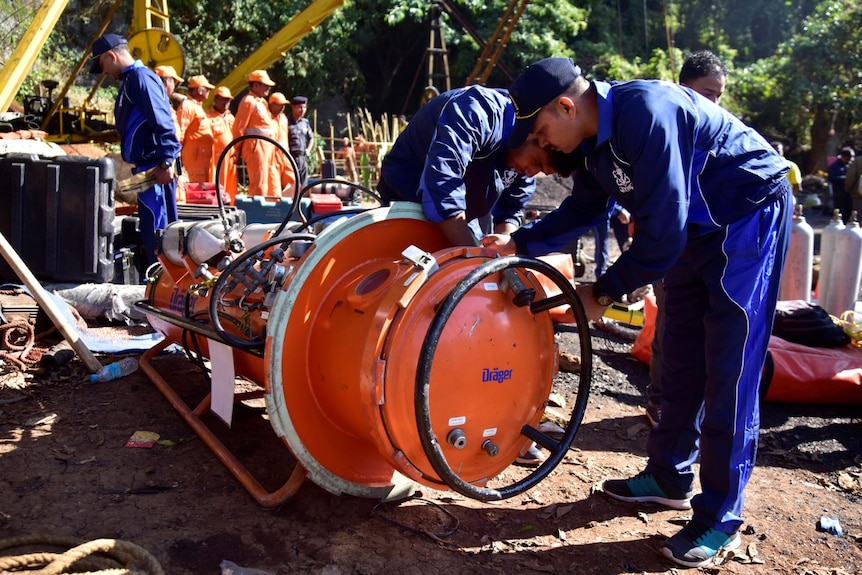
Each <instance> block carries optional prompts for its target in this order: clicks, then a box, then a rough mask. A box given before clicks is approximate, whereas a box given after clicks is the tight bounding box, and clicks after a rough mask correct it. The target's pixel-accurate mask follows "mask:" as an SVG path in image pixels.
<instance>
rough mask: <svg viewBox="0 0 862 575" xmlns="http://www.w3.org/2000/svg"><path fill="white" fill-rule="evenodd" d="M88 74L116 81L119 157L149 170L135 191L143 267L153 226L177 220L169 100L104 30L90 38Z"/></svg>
mask: <svg viewBox="0 0 862 575" xmlns="http://www.w3.org/2000/svg"><path fill="white" fill-rule="evenodd" d="M92 61H93V64H92V67H91V69H90V72H91V73H93V74H98V73H104V74H107V75H108V76H110V77H111V78H114V79H115V80H119V81H120V90H119V92H118V93H117V99H116V101H115V102H114V118H115V121H116V124H117V131H118V132H119V134H120V151H121V153H122V156H123V160H125V161H126V162H128V163H130V164H133V165H134V169H133V173H136V174H137V173H140V172H147V171H149V170H153V176H154V178H155V180H156V183H155V184H154V185H153V186H152V187H151V188H149V189H148V190H146V191H145V192H143V193H140V194H138V217H139V218H140V226H141V244H142V254H141V256H142V259H143V262H144V264H145V267H146V266H148V265H149V264H151V263H152V262H154V261H156V230H157V229H164V228H165V227H166V226H167V225H168V224H169V223H170V222H173V221H175V220H176V219H177V199H176V183H175V176H176V174H175V173H174V164H175V161H176V158H177V156H178V155H179V153H180V143H179V140H177V134H176V128H175V127H174V121H173V116H172V115H171V105H170V102H169V100H168V95H167V93H166V92H165V88H164V85H163V84H162V81H161V79H160V78H159V77H158V76H157V75H156V73H155V72H153V71H152V70H150V69H149V68H147V67H146V66H144V64H143V63H142V62H141V61H140V60H135V58H134V57H132V55H131V53H130V52H129V45H128V43H127V42H126V39H125V38H123V37H122V36H120V35H118V34H105V35H104V36H101V37H99V38H98V39H97V40H96V41H95V42H94V43H93V54H92Z"/></svg>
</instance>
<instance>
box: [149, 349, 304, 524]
mask: <svg viewBox="0 0 862 575" xmlns="http://www.w3.org/2000/svg"><path fill="white" fill-rule="evenodd" d="M171 343H173V342H171V341H170V340H168V339H167V338H166V339H164V340H163V341H162V342H160V343H159V344H158V345H156V346H154V347H152V348H151V349H149V350H147V351H146V352H144V354H143V355H141V358H140V362H139V365H140V367H141V370H142V371H143V372H144V373H145V374H146V375H147V377H149V378H150V380H151V381H152V382H153V384H155V386H156V388H158V390H159V391H160V392H162V395H164V396H165V398H166V399H167V400H168V402H170V404H171V405H172V406H173V408H174V409H175V410H176V411H177V413H179V414H180V416H181V417H182V418H183V420H184V421H185V422H186V423H187V424H188V425H189V427H191V428H192V430H193V431H194V432H195V433H196V434H197V435H198V437H200V438H201V439H202V440H203V442H204V444H205V445H206V446H207V447H208V448H209V449H210V451H212V452H213V454H215V456H216V457H217V458H218V460H219V461H221V462H222V463H223V464H224V466H225V467H227V469H228V471H230V472H231V474H233V476H234V477H235V478H236V479H237V480H238V481H239V482H240V484H241V485H242V486H243V487H244V488H245V490H246V491H248V493H249V495H251V496H252V498H253V499H254V500H255V501H257V503H258V504H259V505H261V506H263V507H278V506H279V505H281V504H283V503H284V502H285V501H287V500H288V499H290V498H291V497H293V496H294V495H295V494H296V492H297V491H298V490H299V488H300V486H302V484H303V482H304V481H305V477H306V470H305V468H304V467H302V466H301V465H299V463H297V464H296V467H294V469H293V471H292V472H291V474H290V477H289V478H288V479H287V481H286V482H285V483H284V484H283V485H282V486H281V487H279V488H278V489H276V490H275V491H267V490H266V489H265V488H264V487H263V486H262V485H261V484H260V482H259V481H258V480H257V479H256V478H255V477H254V476H253V475H252V473H251V472H250V471H249V470H248V469H247V468H246V467H245V465H243V464H242V463H241V462H240V461H239V459H238V458H237V457H236V456H235V455H234V454H233V453H231V451H230V450H229V449H228V448H227V446H226V445H225V444H224V443H223V442H222V441H221V440H220V439H219V438H218V437H216V435H215V433H213V431H212V430H211V429H210V428H209V427H208V426H207V425H206V424H205V423H204V422H203V420H202V419H201V418H202V417H203V415H204V414H206V412H207V411H208V410H209V408H210V401H211V397H212V396H211V394H207V396H206V397H205V398H204V399H203V400H202V401H201V402H200V403H199V404H198V405H197V406H195V407H194V408H192V407H190V406H189V405H188V404H187V403H186V402H185V401H184V400H183V398H182V397H180V396H179V394H178V393H177V392H176V391H175V390H174V388H173V387H171V385H170V384H169V383H168V382H167V381H166V380H165V379H164V378H163V377H162V376H161V375H160V374H159V373H158V372H157V371H156V369H155V367H153V365H152V363H151V360H152V358H153V357H155V356H156V355H158V354H159V353H161V352H162V351H164V350H165V348H166V347H168V346H169V345H171ZM261 393H262V392H260V393H253V394H235V395H234V399H235V400H236V399H247V398H248V397H255V396H257V397H259V396H260V395H261Z"/></svg>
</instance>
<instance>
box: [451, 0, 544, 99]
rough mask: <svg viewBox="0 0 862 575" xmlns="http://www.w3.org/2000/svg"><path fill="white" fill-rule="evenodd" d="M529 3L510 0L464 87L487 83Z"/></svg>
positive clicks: (522, 0)
mask: <svg viewBox="0 0 862 575" xmlns="http://www.w3.org/2000/svg"><path fill="white" fill-rule="evenodd" d="M529 3H530V0H511V2H509V7H508V8H506V12H505V13H504V14H503V17H502V18H500V22H499V23H497V29H496V30H494V35H493V36H491V38H490V39H489V40H488V43H487V44H485V47H484V48H483V49H482V53H481V54H480V55H479V58H478V60H477V61H476V65H475V66H474V67H473V70H472V71H471V72H470V75H469V76H467V81H466V82H465V83H464V85H466V86H469V85H471V84H482V85H484V84H485V82H487V81H488V76H490V75H491V72H492V71H493V70H494V67H495V66H496V65H497V62H498V61H499V59H500V55H501V54H502V53H503V49H504V48H505V47H506V44H508V43H509V38H510V37H511V35H512V32H513V31H514V30H515V26H516V25H517V24H518V20H520V19H521V15H522V14H523V13H524V10H526V9H527V4H529Z"/></svg>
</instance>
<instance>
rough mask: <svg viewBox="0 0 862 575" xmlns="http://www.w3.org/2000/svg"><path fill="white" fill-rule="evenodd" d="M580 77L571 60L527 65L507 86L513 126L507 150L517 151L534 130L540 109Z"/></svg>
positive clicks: (561, 59)
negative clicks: (513, 120)
mask: <svg viewBox="0 0 862 575" xmlns="http://www.w3.org/2000/svg"><path fill="white" fill-rule="evenodd" d="M580 75H581V69H580V67H578V66H575V63H574V62H572V60H571V58H545V59H544V60H539V61H538V62H536V63H534V64H530V65H529V66H527V68H526V69H525V70H524V71H523V72H522V73H521V75H520V76H518V77H517V78H515V81H514V82H513V83H512V85H511V86H510V87H509V97H510V98H511V99H512V104H514V106H515V127H514V128H513V129H512V132H511V133H510V134H509V142H508V147H510V148H517V147H518V146H520V145H521V144H523V143H524V140H526V139H527V136H529V135H530V132H531V131H532V130H533V124H535V123H536V116H538V115H539V111H540V110H541V109H542V106H544V105H545V104H547V103H548V102H550V101H551V100H553V99H554V98H556V97H557V96H559V95H560V94H562V93H563V92H565V91H566V90H567V89H568V88H569V86H571V85H572V82H574V81H575V80H577V79H578V78H579V77H580Z"/></svg>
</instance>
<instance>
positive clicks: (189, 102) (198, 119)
mask: <svg viewBox="0 0 862 575" xmlns="http://www.w3.org/2000/svg"><path fill="white" fill-rule="evenodd" d="M177 121H178V122H179V126H180V131H179V134H178V136H179V139H180V143H181V144H182V145H183V149H182V152H181V154H180V157H181V158H182V160H183V168H184V169H185V171H186V174H188V177H189V182H211V181H212V180H211V179H210V158H211V157H212V153H213V132H212V128H211V127H210V121H209V118H207V115H206V112H204V108H203V106H202V105H201V103H200V102H198V101H197V100H195V99H194V98H186V99H185V100H183V103H182V105H181V106H180V109H179V111H178V112H177Z"/></svg>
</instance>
